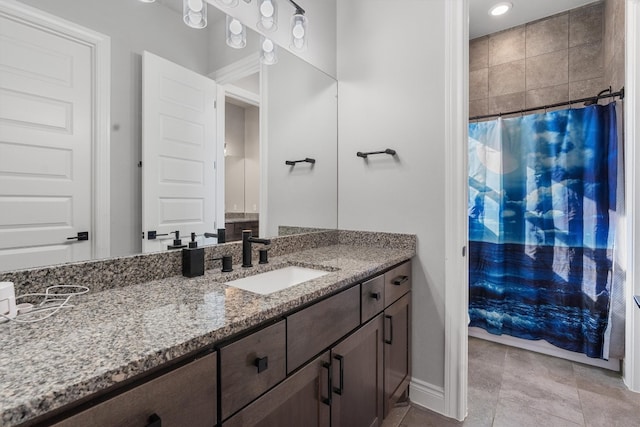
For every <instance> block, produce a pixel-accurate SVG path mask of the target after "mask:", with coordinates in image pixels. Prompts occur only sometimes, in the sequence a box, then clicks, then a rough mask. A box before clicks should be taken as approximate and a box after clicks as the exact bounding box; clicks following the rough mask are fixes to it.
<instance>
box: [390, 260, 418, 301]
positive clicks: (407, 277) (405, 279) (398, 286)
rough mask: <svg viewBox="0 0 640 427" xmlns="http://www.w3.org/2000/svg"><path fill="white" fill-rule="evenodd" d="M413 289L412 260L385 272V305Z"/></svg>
mask: <svg viewBox="0 0 640 427" xmlns="http://www.w3.org/2000/svg"><path fill="white" fill-rule="evenodd" d="M410 290H411V262H405V263H403V264H400V265H399V266H397V267H395V268H393V269H391V270H389V271H387V272H386V273H384V306H385V307H387V306H389V305H391V304H392V303H393V302H395V301H396V300H397V299H398V298H400V297H401V296H403V295H404V294H406V293H407V292H409V291H410Z"/></svg>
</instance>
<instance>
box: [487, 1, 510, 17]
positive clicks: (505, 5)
mask: <svg viewBox="0 0 640 427" xmlns="http://www.w3.org/2000/svg"><path fill="white" fill-rule="evenodd" d="M512 7H513V4H511V3H509V2H502V3H498V4H494V5H493V6H492V7H491V9H489V15H491V16H500V15H504V14H505V13H507V12H508V11H509V10H510V9H511V8H512Z"/></svg>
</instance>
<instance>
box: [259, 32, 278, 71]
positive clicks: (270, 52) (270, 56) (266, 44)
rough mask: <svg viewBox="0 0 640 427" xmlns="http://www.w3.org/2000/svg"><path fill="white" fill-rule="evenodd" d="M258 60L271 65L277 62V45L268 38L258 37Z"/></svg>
mask: <svg viewBox="0 0 640 427" xmlns="http://www.w3.org/2000/svg"><path fill="white" fill-rule="evenodd" d="M260 50H261V53H260V61H261V62H262V63H263V64H265V65H273V64H275V63H276V62H278V54H277V46H276V44H275V43H274V42H273V41H272V40H271V39H269V38H267V37H265V36H262V37H261V38H260Z"/></svg>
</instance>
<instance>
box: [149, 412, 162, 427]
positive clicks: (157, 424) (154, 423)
mask: <svg viewBox="0 0 640 427" xmlns="http://www.w3.org/2000/svg"><path fill="white" fill-rule="evenodd" d="M147 423H148V424H147V427H162V419H161V418H160V417H159V416H158V414H151V415H149V419H148V420H147Z"/></svg>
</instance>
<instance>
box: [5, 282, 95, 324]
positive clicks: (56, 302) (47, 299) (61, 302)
mask: <svg viewBox="0 0 640 427" xmlns="http://www.w3.org/2000/svg"><path fill="white" fill-rule="evenodd" d="M59 289H77V290H76V291H72V292H53V291H56V290H59ZM87 292H89V288H88V287H86V286H81V285H54V286H49V287H48V288H46V289H45V291H44V292H34V293H31V294H23V295H20V296H17V297H16V302H17V301H18V300H19V299H21V298H26V297H44V299H43V300H42V302H40V304H38V306H37V307H33V306H31V305H25V304H20V305H21V306H23V307H22V310H18V316H16V317H15V318H11V317H9V316H7V315H5V314H2V313H0V318H3V319H6V320H10V321H12V322H17V323H36V322H40V321H42V320H45V319H48V318H49V317H51V316H53V315H54V314H56V313H58V312H59V311H60V310H62V309H63V308H72V307H74V305H73V304H69V301H70V300H71V298H72V297H74V296H78V295H83V294H86V293H87ZM46 311H50V313H47V314H46V315H44V316H41V317H38V318H37V319H19V318H18V317H20V316H28V315H33V314H37V313H42V312H46Z"/></svg>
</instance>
